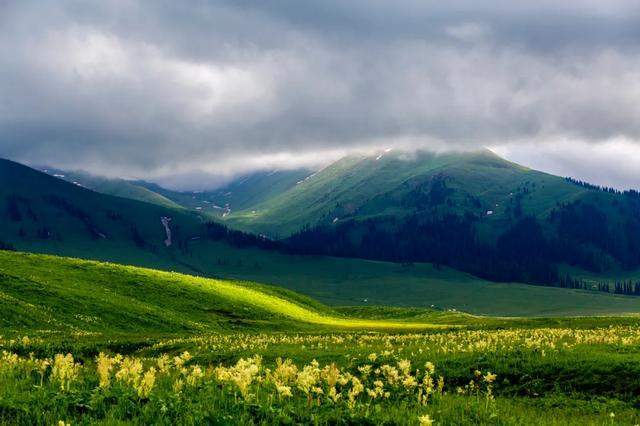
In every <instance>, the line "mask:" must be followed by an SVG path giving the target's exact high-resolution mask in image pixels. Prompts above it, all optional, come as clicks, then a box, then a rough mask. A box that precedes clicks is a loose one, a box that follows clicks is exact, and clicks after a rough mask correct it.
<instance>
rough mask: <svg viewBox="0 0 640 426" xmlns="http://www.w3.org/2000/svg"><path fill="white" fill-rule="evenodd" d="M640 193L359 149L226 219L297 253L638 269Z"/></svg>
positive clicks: (471, 267)
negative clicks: (282, 242) (279, 240)
mask: <svg viewBox="0 0 640 426" xmlns="http://www.w3.org/2000/svg"><path fill="white" fill-rule="evenodd" d="M639 213H640V197H638V193H637V192H635V191H628V192H624V193H622V192H619V191H614V190H611V189H607V188H599V187H596V186H593V185H588V184H585V183H582V182H576V181H572V180H570V179H565V178H562V177H558V176H553V175H550V174H547V173H543V172H539V171H536V170H531V169H528V168H526V167H522V166H520V165H517V164H514V163H511V162H509V161H506V160H504V159H502V158H500V157H498V156H497V155H495V154H493V153H492V152H490V151H488V150H485V151H480V152H462V153H446V154H435V153H429V152H417V153H411V154H410V153H403V152H394V151H390V152H382V153H379V154H377V155H373V156H365V155H353V156H349V157H346V158H344V159H342V160H340V161H338V162H336V163H334V164H331V165H330V166H328V167H326V168H324V169H322V170H320V171H318V172H316V173H314V174H312V175H310V176H308V177H307V178H306V179H304V180H303V181H301V182H299V183H298V184H296V185H295V186H293V187H291V188H290V189H288V190H286V191H284V192H280V193H279V194H277V195H275V196H273V197H271V198H268V199H266V200H264V201H262V202H259V203H255V204H252V205H249V206H248V207H246V208H245V209H243V210H236V211H232V212H231V213H230V214H228V215H227V216H226V217H225V218H224V220H225V223H227V224H228V225H229V226H231V227H234V228H238V229H242V230H246V231H251V232H255V233H260V234H266V235H269V236H271V237H274V238H284V239H285V241H287V242H288V245H289V247H290V248H291V249H292V251H294V252H296V253H308V254H325V255H336V256H348V257H362V258H368V259H376V260H387V261H395V262H434V263H438V264H444V265H449V266H452V267H454V268H457V269H461V270H464V271H467V272H471V273H473V274H476V275H479V276H482V277H485V278H488V279H492V280H500V281H525V282H539V283H551V282H556V283H557V282H559V280H560V276H561V274H560V272H559V269H558V268H559V267H562V265H572V266H574V267H578V268H582V269H585V270H589V271H595V272H603V271H613V270H618V269H634V268H638V267H640V243H638V241H640V214H639Z"/></svg>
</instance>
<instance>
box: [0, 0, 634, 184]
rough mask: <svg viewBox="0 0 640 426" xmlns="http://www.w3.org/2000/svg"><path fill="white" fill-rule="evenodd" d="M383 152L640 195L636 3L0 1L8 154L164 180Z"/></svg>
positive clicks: (2, 134) (0, 105) (0, 117)
mask: <svg viewBox="0 0 640 426" xmlns="http://www.w3.org/2000/svg"><path fill="white" fill-rule="evenodd" d="M525 3H526V4H527V5H524V4H525ZM386 147H403V148H416V147H430V148H435V149H444V148H449V147H454V148H465V149H474V148H481V147H491V148H492V149H493V150H494V151H496V152H497V153H500V154H502V155H505V156H507V157H508V158H510V159H513V160H515V161H518V162H521V163H524V164H526V165H529V166H532V167H536V168H539V169H542V170H546V171H550V172H553V173H558V174H562V175H572V176H576V177H579V178H582V179H587V180H590V181H593V182H595V183H601V184H607V185H614V186H617V187H624V188H626V187H640V2H638V1H637V0H628V1H624V0H619V1H617V0H607V1H604V0H584V1H574V0H564V1H557V0H554V1H548V0H536V1H528V2H524V1H513V0H504V1H498V0H485V1H477V0H468V1H456V0H450V1H446V2H443V1H426V0H404V1H403V0H397V1H388V0H369V1H361V0H348V1H345V0H322V1H316V0H305V1H300V0H280V1H275V0H256V1H248V0H229V1H224V0H220V1H204V0H202V1H198V0H193V1H184V2H183V1H175V0H166V1H161V0H154V1H151V0H150V1H133V0H131V1H129V0H100V1H95V2H91V1H65V0H50V1H49V0H34V1H29V0H15V1H13V0H0V156H2V157H7V158H11V159H15V160H18V161H23V162H30V163H32V164H50V165H52V166H57V167H60V168H79V169H85V170H89V171H92V172H94V173H99V174H106V175H110V176H124V177H143V178H157V177H159V176H167V175H181V176H194V177H195V176H202V173H213V174H219V173H223V174H224V173H237V172H244V171H247V170H250V169H252V168H259V167H292V166H296V165H313V164H318V163H321V162H324V161H330V160H332V159H335V158H337V157H339V156H341V155H343V154H345V153H348V152H349V151H351V150H363V149H376V148H386ZM194 179H195V178H194ZM183 183H184V182H183ZM196 186H198V185H197V184H196Z"/></svg>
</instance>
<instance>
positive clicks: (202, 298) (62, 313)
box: [0, 251, 431, 335]
mask: <svg viewBox="0 0 640 426" xmlns="http://www.w3.org/2000/svg"><path fill="white" fill-rule="evenodd" d="M0 311H1V312H2V313H3V315H2V317H1V318H0V329H12V330H13V331H16V329H20V328H25V329H30V330H39V331H40V332H43V331H45V330H48V331H56V332H72V331H73V332H79V331H82V332H98V333H106V332H135V333H150V334H154V335H157V334H162V333H170V332H180V333H188V332H192V333H196V332H211V331H215V330H223V329H242V328H246V329H251V328H253V329H256V330H257V329H262V328H268V329H269V330H277V329H282V328H285V327H286V329H288V330H290V329H291V328H300V329H302V328H304V327H305V324H307V325H315V326H320V327H333V328H360V329H363V328H395V329H419V328H423V329H424V328H429V327H431V326H430V325H428V324H425V323H409V322H397V321H384V320H383V321H380V320H375V321H374V320H371V321H370V320H363V319H352V318H348V317H344V316H342V315H340V314H337V313H336V312H334V311H332V310H330V309H329V308H328V307H325V306H323V305H320V304H319V303H317V302H314V301H312V300H310V299H307V298H305V297H303V296H300V295H297V294H295V293H292V292H288V291H285V290H282V289H278V288H274V287H268V286H263V285H258V284H251V283H247V282H237V281H228V280H214V279H207V278H199V277H194V276H190V275H183V274H178V273H170V272H161V271H156V270H152V269H144V268H136V267H131V266H122V265H116V264H110V263H98V262H90V261H81V260H77V259H71V258H61V257H54V256H45V255H32V254H24V253H12V252H7V251H0Z"/></svg>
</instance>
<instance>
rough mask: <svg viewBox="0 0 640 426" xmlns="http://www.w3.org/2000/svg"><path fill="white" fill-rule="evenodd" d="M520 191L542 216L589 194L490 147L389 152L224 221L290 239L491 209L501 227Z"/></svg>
mask: <svg viewBox="0 0 640 426" xmlns="http://www.w3.org/2000/svg"><path fill="white" fill-rule="evenodd" d="M434 189H435V190H434ZM438 191H440V193H438ZM523 192H526V193H527V196H526V197H521V198H523V200H522V204H523V206H522V214H534V215H543V214H544V213H547V212H548V211H549V210H550V209H552V208H553V207H554V206H555V205H556V203H562V202H568V201H573V200H575V199H578V198H580V197H581V196H582V195H584V194H585V193H587V192H589V191H588V190H587V189H585V188H581V187H578V186H576V185H574V184H572V183H570V182H567V181H566V180H565V179H563V178H560V177H557V176H552V175H548V174H546V173H542V172H538V171H535V170H530V169H527V168H525V167H522V166H519V165H517V164H514V163H510V162H508V161H506V160H503V159H501V158H499V157H498V156H496V155H495V154H493V153H491V152H490V151H481V152H470V153H447V154H435V153H430V152H417V153H413V154H409V153H402V152H394V151H391V152H386V153H381V154H379V155H376V156H364V155H354V156H349V157H346V158H344V159H342V160H340V161H337V162H336V163H333V164H331V165H330V166H328V167H326V168H325V169H323V170H320V171H319V172H317V173H315V174H313V175H311V176H309V177H308V178H307V179H306V180H304V181H302V182H300V183H299V184H298V185H295V186H294V187H292V188H291V189H289V190H288V191H285V192H283V193H280V194H278V195H277V196H275V197H272V198H269V199H267V200H265V201H263V202H261V203H256V204H253V205H250V206H248V207H247V208H246V209H244V210H237V211H234V212H231V214H229V215H228V216H227V218H226V220H227V222H228V223H229V224H230V225H232V226H235V227H238V228H240V229H246V230H251V231H254V232H260V233H268V234H271V235H276V234H277V235H280V236H287V235H288V234H290V233H292V232H295V231H298V230H299V229H301V228H302V227H303V226H304V225H307V224H308V225H312V226H313V225H317V224H319V223H325V224H330V223H334V222H335V223H338V222H340V221H344V220H348V219H352V218H356V219H363V218H370V217H376V216H389V215H391V216H396V217H403V216H407V215H410V214H413V213H415V212H416V211H424V210H435V209H438V210H453V211H463V210H471V211H473V212H474V213H476V214H478V215H483V216H487V212H491V213H490V214H489V215H488V216H487V217H486V220H487V221H488V222H489V223H491V224H494V225H495V226H498V227H499V226H503V225H504V223H505V221H508V219H509V217H511V216H512V211H511V209H513V208H514V203H515V200H516V199H517V198H518V197H519V196H521V194H522V193H523ZM533 192H535V195H534V194H533Z"/></svg>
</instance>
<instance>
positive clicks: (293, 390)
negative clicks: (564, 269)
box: [0, 252, 640, 425]
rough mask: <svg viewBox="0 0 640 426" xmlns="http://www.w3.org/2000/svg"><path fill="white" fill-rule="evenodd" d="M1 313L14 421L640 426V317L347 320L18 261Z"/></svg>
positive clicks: (79, 265)
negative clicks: (625, 425) (635, 425)
mask: <svg viewBox="0 0 640 426" xmlns="http://www.w3.org/2000/svg"><path fill="white" fill-rule="evenodd" d="M0 312H1V313H2V315H0V335H1V336H2V337H0V424H7V425H8V424H11V425H13V424H25V425H27V424H28V425H31V424H41V425H56V424H59V422H62V423H61V424H74V425H75V424H193V425H196V424H198V425H199V424H230V425H231V424H407V425H418V424H420V425H429V424H437V425H460V424H487V425H488V424H504V425H511V424H521V425H532V424H545V425H565V424H569V425H585V424H586V425H588V424H597V425H601V424H602V425H609V424H638V423H640V414H639V412H638V410H637V407H638V406H639V405H640V396H639V395H640V327H639V325H640V324H639V323H640V321H639V320H638V318H636V317H614V318H606V317H600V318H596V317H591V318H586V317H584V318H560V319H553V318H547V319H544V318H539V319H526V318H520V319H510V318H488V317H479V316H471V315H466V314H461V313H454V312H436V311H432V310H420V309H403V308H362V307H359V308H341V309H339V310H333V309H330V308H328V307H326V306H324V305H321V304H319V303H317V302H314V301H313V300H311V299H308V298H306V297H304V296H299V295H297V294H295V293H292V292H289V291H286V290H280V289H277V288H273V287H268V286H261V285H258V284H249V283H241V282H230V281H221V280H209V279H202V278H196V277H190V276H185V275H180V274H173V273H163V272H157V271H153V270H147V269H140V268H132V267H124V266H118V265H112V264H104V263H97V262H87V261H78V260H74V259H66V258H56V257H52V256H41V255H27V254H19V253H8V252H0ZM453 324H455V326H451V325H453ZM447 325H449V326H447Z"/></svg>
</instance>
